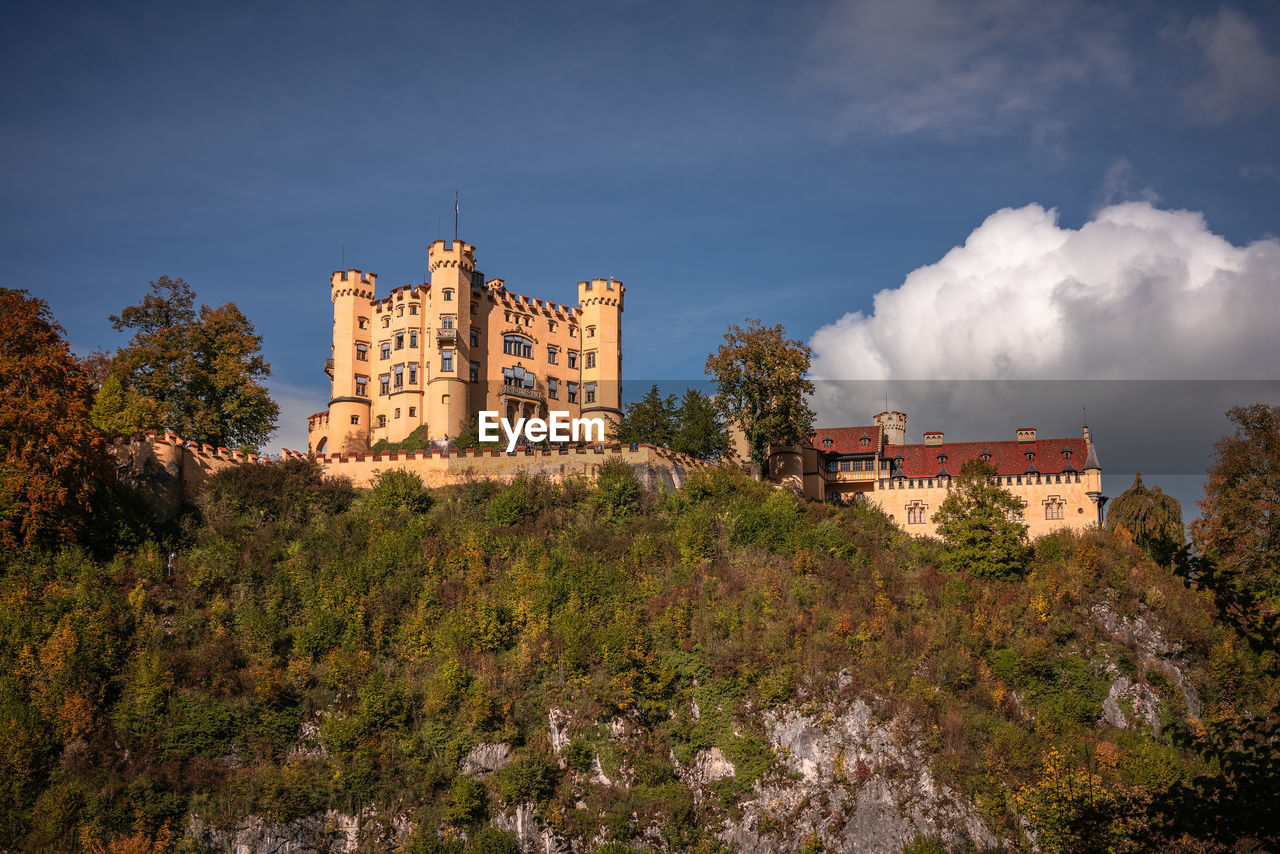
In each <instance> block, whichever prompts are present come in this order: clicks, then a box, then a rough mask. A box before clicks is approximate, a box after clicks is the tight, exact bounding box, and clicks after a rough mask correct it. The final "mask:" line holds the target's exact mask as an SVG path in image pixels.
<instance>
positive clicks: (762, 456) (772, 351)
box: [706, 319, 814, 471]
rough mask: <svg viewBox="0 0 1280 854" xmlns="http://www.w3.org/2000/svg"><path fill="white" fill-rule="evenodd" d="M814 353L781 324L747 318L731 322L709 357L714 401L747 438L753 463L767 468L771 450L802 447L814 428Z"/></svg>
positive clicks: (708, 367) (726, 417)
mask: <svg viewBox="0 0 1280 854" xmlns="http://www.w3.org/2000/svg"><path fill="white" fill-rule="evenodd" d="M810 355H811V354H810V351H809V348H808V347H807V346H805V344H804V343H803V342H801V341H796V340H792V339H789V338H787V331H786V329H785V328H783V326H782V324H780V323H779V324H777V325H774V326H765V325H763V324H762V323H760V321H758V320H750V319H749V320H747V321H746V326H738V325H737V324H730V325H729V331H728V332H726V333H725V335H724V343H723V344H721V345H720V347H719V349H717V350H716V352H714V353H712V354H711V355H710V356H708V357H707V364H706V370H707V373H709V374H711V375H712V376H714V377H715V383H716V391H717V393H716V404H717V406H718V407H719V408H720V411H721V413H723V415H724V417H725V420H726V421H728V422H729V423H730V424H735V425H737V426H738V427H739V428H740V429H741V430H742V431H743V433H744V434H745V435H746V437H747V445H748V447H749V448H750V451H751V462H752V463H754V464H755V465H757V466H759V467H760V469H761V470H762V471H763V469H764V463H765V460H766V458H767V456H768V454H769V449H770V448H777V447H782V446H786V445H798V444H800V443H801V442H802V441H804V439H805V438H806V437H808V435H809V434H810V433H811V432H812V431H813V418H814V415H813V410H811V409H810V408H809V405H808V403H807V402H806V397H807V396H808V395H811V394H813V383H812V382H810V381H809V380H808V379H807V378H806V377H805V374H806V373H807V372H808V370H809V360H810Z"/></svg>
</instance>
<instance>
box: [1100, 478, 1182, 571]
mask: <svg viewBox="0 0 1280 854" xmlns="http://www.w3.org/2000/svg"><path fill="white" fill-rule="evenodd" d="M1107 527H1108V528H1110V529H1112V530H1116V529H1119V528H1123V529H1124V530H1125V531H1126V532H1128V534H1129V536H1131V537H1133V541H1134V542H1135V543H1137V544H1138V545H1139V546H1141V547H1142V548H1144V549H1146V550H1147V552H1148V553H1149V554H1150V555H1151V556H1152V557H1153V558H1154V559H1155V560H1156V561H1158V562H1160V563H1165V564H1167V563H1168V562H1170V561H1171V560H1173V559H1174V558H1176V557H1177V556H1178V554H1179V553H1180V552H1181V551H1182V549H1183V547H1184V546H1185V545H1186V542H1187V533H1186V529H1185V528H1184V526H1183V524H1182V503H1181V502H1180V501H1178V499H1176V498H1174V497H1173V496H1172V495H1165V494H1164V491H1163V490H1161V489H1160V487H1158V486H1154V487H1152V488H1150V489H1148V488H1147V486H1146V485H1145V484H1144V483H1143V482H1142V475H1141V474H1139V475H1137V476H1136V477H1134V479H1133V486H1131V487H1129V488H1128V489H1126V490H1125V491H1124V492H1122V493H1121V494H1120V495H1119V497H1117V498H1116V499H1115V500H1114V501H1112V502H1111V506H1110V507H1108V508H1107Z"/></svg>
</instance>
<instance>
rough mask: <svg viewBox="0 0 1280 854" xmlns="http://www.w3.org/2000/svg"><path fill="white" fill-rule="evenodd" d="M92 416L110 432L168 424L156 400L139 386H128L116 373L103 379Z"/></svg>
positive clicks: (123, 432)
mask: <svg viewBox="0 0 1280 854" xmlns="http://www.w3.org/2000/svg"><path fill="white" fill-rule="evenodd" d="M90 419H91V420H92V421H93V426H94V427H97V428H98V429H99V430H101V431H102V432H103V433H105V434H106V435H108V436H132V435H133V434H135V433H141V432H143V431H144V430H152V429H159V428H160V427H163V426H164V425H163V423H162V422H161V419H160V409H159V406H158V405H157V404H156V402H155V401H154V400H152V399H150V398H148V397H143V396H142V395H140V394H138V392H137V390H136V389H125V387H124V385H123V384H121V382H120V378H119V377H118V376H116V375H115V374H108V375H107V377H106V379H104V380H103V381H102V387H101V388H99V389H98V393H97V395H96V396H95V397H94V399H93V410H92V412H91V413H90Z"/></svg>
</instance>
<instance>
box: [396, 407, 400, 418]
mask: <svg viewBox="0 0 1280 854" xmlns="http://www.w3.org/2000/svg"><path fill="white" fill-rule="evenodd" d="M399 417H400V407H398V406H397V407H396V418H399Z"/></svg>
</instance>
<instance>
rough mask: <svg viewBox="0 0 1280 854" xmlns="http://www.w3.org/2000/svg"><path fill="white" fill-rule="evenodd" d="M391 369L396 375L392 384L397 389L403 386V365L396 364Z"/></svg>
mask: <svg viewBox="0 0 1280 854" xmlns="http://www.w3.org/2000/svg"><path fill="white" fill-rule="evenodd" d="M391 370H392V372H393V373H394V374H395V376H396V380H395V382H394V383H393V385H394V386H395V388H396V390H397V391H399V390H400V389H402V388H404V365H396V366H395V367H394V368H392V369H391Z"/></svg>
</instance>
